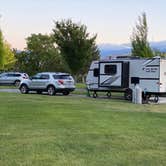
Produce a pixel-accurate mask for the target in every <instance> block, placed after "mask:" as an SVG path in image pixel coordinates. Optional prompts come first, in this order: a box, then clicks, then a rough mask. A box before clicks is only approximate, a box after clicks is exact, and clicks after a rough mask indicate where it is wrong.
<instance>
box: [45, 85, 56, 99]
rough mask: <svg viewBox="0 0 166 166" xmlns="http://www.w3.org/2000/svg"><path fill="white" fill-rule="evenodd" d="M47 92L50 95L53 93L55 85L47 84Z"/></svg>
mask: <svg viewBox="0 0 166 166" xmlns="http://www.w3.org/2000/svg"><path fill="white" fill-rule="evenodd" d="M47 92H48V94H49V95H50V96H53V95H55V87H54V86H53V85H50V86H48V88H47Z"/></svg>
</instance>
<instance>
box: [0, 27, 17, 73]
mask: <svg viewBox="0 0 166 166" xmlns="http://www.w3.org/2000/svg"><path fill="white" fill-rule="evenodd" d="M14 64H15V57H14V54H13V52H12V50H11V46H10V44H9V43H8V42H7V41H4V39H3V35H2V31H1V30H0V69H1V70H10V69H13V67H14Z"/></svg>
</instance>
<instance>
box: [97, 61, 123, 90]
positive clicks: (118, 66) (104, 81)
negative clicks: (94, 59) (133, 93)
mask: <svg viewBox="0 0 166 166" xmlns="http://www.w3.org/2000/svg"><path fill="white" fill-rule="evenodd" d="M99 71H100V76H99V86H100V87H122V62H100V64H99Z"/></svg>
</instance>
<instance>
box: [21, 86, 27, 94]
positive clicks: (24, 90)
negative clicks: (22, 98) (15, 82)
mask: <svg viewBox="0 0 166 166" xmlns="http://www.w3.org/2000/svg"><path fill="white" fill-rule="evenodd" d="M20 91H21V93H22V94H27V93H28V87H27V85H21V87H20Z"/></svg>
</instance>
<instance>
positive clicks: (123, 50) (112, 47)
mask: <svg viewBox="0 0 166 166" xmlns="http://www.w3.org/2000/svg"><path fill="white" fill-rule="evenodd" d="M150 46H151V48H152V49H154V50H159V51H161V52H166V40H165V41H159V42H150ZM98 47H99V50H100V54H101V57H106V56H111V55H115V56H116V55H128V54H130V53H131V45H130V44H110V43H107V44H99V45H98Z"/></svg>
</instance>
